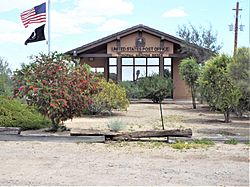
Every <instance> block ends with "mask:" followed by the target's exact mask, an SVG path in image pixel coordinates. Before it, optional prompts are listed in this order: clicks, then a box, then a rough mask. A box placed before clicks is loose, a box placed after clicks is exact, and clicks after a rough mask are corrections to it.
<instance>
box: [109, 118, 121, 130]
mask: <svg viewBox="0 0 250 187" xmlns="http://www.w3.org/2000/svg"><path fill="white" fill-rule="evenodd" d="M108 128H109V129H110V130H111V131H114V132H119V131H121V130H123V129H124V128H125V125H124V123H123V122H122V121H120V120H113V121H110V122H109V123H108Z"/></svg>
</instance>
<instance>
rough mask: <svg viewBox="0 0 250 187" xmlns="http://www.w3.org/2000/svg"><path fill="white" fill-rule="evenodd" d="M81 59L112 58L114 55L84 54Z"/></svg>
mask: <svg viewBox="0 0 250 187" xmlns="http://www.w3.org/2000/svg"><path fill="white" fill-rule="evenodd" d="M79 57H93V58H98V57H105V58H107V57H112V54H106V53H93V54H82V55H79Z"/></svg>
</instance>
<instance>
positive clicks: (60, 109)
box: [13, 53, 97, 130]
mask: <svg viewBox="0 0 250 187" xmlns="http://www.w3.org/2000/svg"><path fill="white" fill-rule="evenodd" d="M13 80H14V82H15V87H14V88H15V90H14V94H15V96H17V97H20V98H26V99H27V102H28V104H30V105H36V106H37V107H38V111H39V112H40V113H41V114H43V115H44V116H48V117H49V118H50V119H51V121H52V129H51V130H57V129H58V127H59V123H60V122H62V121H65V120H67V119H72V118H73V117H75V116H78V115H79V114H80V113H81V112H82V109H83V108H87V106H88V105H89V104H91V102H92V101H91V98H90V96H91V94H93V93H95V91H96V82H97V80H96V79H95V77H94V74H93V73H91V71H90V67H89V66H87V65H86V66H83V65H78V66H75V65H74V63H73V62H72V61H71V59H70V58H69V57H68V56H65V55H63V54H58V53H52V54H51V55H43V54H41V55H40V56H36V57H35V58H34V62H33V63H31V64H29V65H24V66H23V67H22V69H21V70H17V71H16V72H15V73H14V79H13Z"/></svg>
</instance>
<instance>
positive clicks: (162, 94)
mask: <svg viewBox="0 0 250 187" xmlns="http://www.w3.org/2000/svg"><path fill="white" fill-rule="evenodd" d="M137 84H138V86H139V88H140V89H141V90H143V93H142V95H141V97H143V98H147V99H151V100H152V101H153V102H155V103H158V102H159V101H162V100H163V99H164V98H167V97H170V96H171V92H172V89H173V83H172V81H171V79H169V78H166V77H162V76H159V75H156V74H155V75H152V76H151V77H144V78H141V79H139V80H138V82H137Z"/></svg>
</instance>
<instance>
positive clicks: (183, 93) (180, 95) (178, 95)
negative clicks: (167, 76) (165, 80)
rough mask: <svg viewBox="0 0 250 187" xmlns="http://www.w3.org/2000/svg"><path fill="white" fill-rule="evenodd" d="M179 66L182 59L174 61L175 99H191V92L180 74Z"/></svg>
mask: <svg viewBox="0 0 250 187" xmlns="http://www.w3.org/2000/svg"><path fill="white" fill-rule="evenodd" d="M179 64H180V59H177V58H174V59H173V83H174V92H173V99H190V97H191V95H190V91H189V89H188V87H187V85H186V83H185V82H184V81H183V80H182V79H181V76H180V74H179V67H178V66H179Z"/></svg>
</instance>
